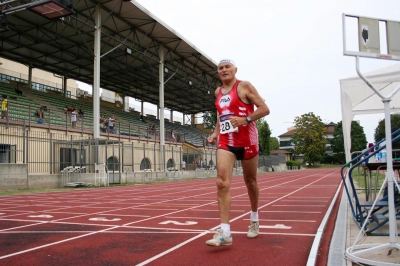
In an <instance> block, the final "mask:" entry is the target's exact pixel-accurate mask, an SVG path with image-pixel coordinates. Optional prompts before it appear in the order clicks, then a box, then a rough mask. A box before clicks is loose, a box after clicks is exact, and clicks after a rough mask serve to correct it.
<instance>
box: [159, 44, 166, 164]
mask: <svg viewBox="0 0 400 266" xmlns="http://www.w3.org/2000/svg"><path fill="white" fill-rule="evenodd" d="M158 54H159V56H160V65H159V68H158V74H159V81H160V92H159V93H160V94H159V97H160V99H159V105H160V170H161V171H163V170H164V165H165V160H164V150H165V125H164V46H163V45H160V47H159V49H158Z"/></svg>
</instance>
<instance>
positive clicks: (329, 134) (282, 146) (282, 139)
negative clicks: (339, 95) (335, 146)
mask: <svg viewBox="0 0 400 266" xmlns="http://www.w3.org/2000/svg"><path fill="white" fill-rule="evenodd" d="M335 126H336V124H335V123H332V122H331V123H329V124H325V128H326V135H325V139H326V150H325V153H326V154H328V155H332V153H333V152H332V147H331V144H330V140H331V139H333V132H334V130H335ZM295 132H296V129H295V128H289V129H288V131H287V132H286V133H283V134H282V135H279V136H278V138H279V150H285V151H288V152H291V153H292V154H294V144H293V142H292V138H293V135H294V133H295ZM271 154H272V152H271ZM300 157H301V156H300Z"/></svg>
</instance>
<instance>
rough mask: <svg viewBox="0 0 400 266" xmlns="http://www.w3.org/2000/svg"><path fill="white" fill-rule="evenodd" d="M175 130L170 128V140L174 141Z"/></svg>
mask: <svg viewBox="0 0 400 266" xmlns="http://www.w3.org/2000/svg"><path fill="white" fill-rule="evenodd" d="M175 134H176V131H175V130H174V129H172V130H171V138H172V142H176V137H175Z"/></svg>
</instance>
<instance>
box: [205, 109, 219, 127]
mask: <svg viewBox="0 0 400 266" xmlns="http://www.w3.org/2000/svg"><path fill="white" fill-rule="evenodd" d="M203 122H204V125H205V126H206V128H211V129H212V130H214V129H215V126H216V123H217V110H214V111H206V112H204V114H203Z"/></svg>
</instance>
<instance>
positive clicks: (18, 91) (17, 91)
mask: <svg viewBox="0 0 400 266" xmlns="http://www.w3.org/2000/svg"><path fill="white" fill-rule="evenodd" d="M15 93H16V94H18V95H22V91H21V90H20V88H19V85H18V84H17V86H15Z"/></svg>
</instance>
